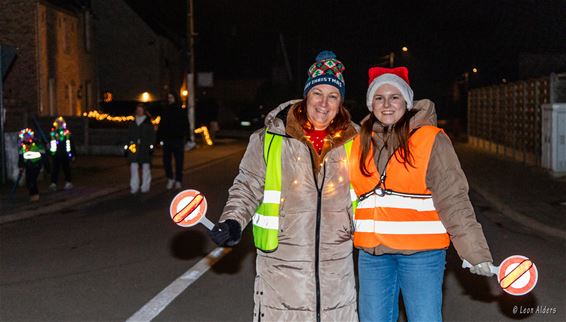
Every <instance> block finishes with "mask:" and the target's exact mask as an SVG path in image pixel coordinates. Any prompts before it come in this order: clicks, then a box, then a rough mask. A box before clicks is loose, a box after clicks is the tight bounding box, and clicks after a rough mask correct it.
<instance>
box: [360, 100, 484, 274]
mask: <svg viewBox="0 0 566 322" xmlns="http://www.w3.org/2000/svg"><path fill="white" fill-rule="evenodd" d="M413 109H415V110H416V111H417V114H416V115H415V116H414V117H413V118H412V119H411V120H410V125H409V128H410V131H412V130H414V129H416V128H419V127H421V126H424V125H433V126H436V111H435V109H434V103H433V102H432V101H430V100H420V101H416V102H415V104H414V107H413ZM367 119H368V118H367V117H366V118H365V119H364V120H362V123H363V122H365V121H366V120H367ZM373 132H374V136H373V138H372V139H373V141H374V142H375V143H376V144H377V149H375V151H376V152H375V155H374V158H373V159H374V162H375V164H376V166H377V168H378V169H380V170H381V169H383V168H384V167H385V164H386V163H387V160H388V159H389V156H390V155H391V154H392V153H393V151H395V149H396V147H397V146H398V142H396V141H395V137H394V136H388V135H387V134H384V129H383V126H382V125H380V124H379V123H377V122H376V123H374V125H373ZM385 138H387V140H388V145H387V147H385V148H383V151H382V152H381V156H379V152H378V151H379V150H380V149H381V148H382V147H383V146H384V144H383V142H384V139H385ZM426 184H427V188H428V189H429V190H430V191H431V192H432V200H433V203H434V206H435V208H436V209H437V211H438V214H439V216H440V220H441V221H442V224H443V225H444V227H446V231H447V232H448V234H449V235H450V240H451V241H452V243H453V245H454V248H456V251H457V252H458V255H459V256H460V258H462V259H466V260H468V261H469V262H470V263H472V264H474V265H476V264H479V263H483V262H491V261H493V260H492V258H491V253H490V251H489V247H488V245H487V242H486V240H485V236H484V234H483V231H482V228H481V225H480V224H479V223H478V222H477V220H476V215H475V213H474V208H473V207H472V204H471V203H470V198H469V197H468V181H467V180H466V176H465V175H464V172H463V171H462V168H461V167H460V162H459V161H458V157H457V156H456V152H455V151H454V147H453V146H452V143H451V142H450V139H449V138H448V137H447V136H446V134H444V133H443V132H440V133H439V134H438V135H437V137H436V140H435V142H434V145H433V148H432V152H431V156H430V160H429V164H428V170H427V174H426ZM365 251H366V252H368V253H370V254H374V255H380V254H385V253H401V254H411V253H415V251H401V250H395V249H390V248H387V247H385V246H383V245H380V246H378V247H376V248H374V249H365Z"/></svg>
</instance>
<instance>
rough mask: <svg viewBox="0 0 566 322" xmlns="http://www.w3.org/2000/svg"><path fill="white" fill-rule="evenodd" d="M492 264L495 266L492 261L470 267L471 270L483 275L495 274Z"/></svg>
mask: <svg viewBox="0 0 566 322" xmlns="http://www.w3.org/2000/svg"><path fill="white" fill-rule="evenodd" d="M491 266H493V263H491V262H483V263H479V264H477V265H475V266H474V267H472V268H470V272H472V273H474V274H477V275H481V276H488V277H489V276H493V272H491Z"/></svg>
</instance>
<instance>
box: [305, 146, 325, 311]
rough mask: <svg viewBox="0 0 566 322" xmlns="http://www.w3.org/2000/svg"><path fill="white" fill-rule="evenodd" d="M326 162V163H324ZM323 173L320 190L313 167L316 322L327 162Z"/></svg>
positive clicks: (312, 160) (318, 305) (318, 308)
mask: <svg viewBox="0 0 566 322" xmlns="http://www.w3.org/2000/svg"><path fill="white" fill-rule="evenodd" d="M309 154H310V157H311V162H313V163H314V159H313V157H312V153H309ZM323 162H324V161H323ZM322 169H323V172H322V183H321V185H320V188H319V186H318V180H317V177H316V173H314V167H313V169H312V170H313V171H312V174H313V178H314V183H315V185H316V231H315V246H314V247H315V248H314V279H315V284H316V321H317V322H320V276H319V272H318V271H319V269H320V264H319V260H320V221H321V206H322V188H323V187H324V181H325V179H326V162H324V164H323V167H322Z"/></svg>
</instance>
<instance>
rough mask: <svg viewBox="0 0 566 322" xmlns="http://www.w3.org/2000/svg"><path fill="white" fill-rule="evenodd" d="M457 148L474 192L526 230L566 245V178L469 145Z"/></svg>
mask: <svg viewBox="0 0 566 322" xmlns="http://www.w3.org/2000/svg"><path fill="white" fill-rule="evenodd" d="M455 147H456V152H457V153H458V157H459V158H460V162H461V164H462V168H463V169H464V172H465V173H466V177H467V178H468V182H469V185H470V189H471V190H474V191H475V192H477V193H478V194H479V195H481V196H482V197H483V198H485V199H486V200H487V201H488V202H490V203H491V204H492V205H493V206H495V208H497V210H499V211H500V212H501V213H503V214H504V215H505V216H507V217H510V218H511V219H513V220H514V221H517V222H519V223H520V224H522V225H523V226H527V227H528V228H529V229H532V230H534V231H536V232H537V233H540V234H544V235H549V236H552V237H555V238H559V239H561V240H562V241H566V177H562V178H553V177H552V176H551V175H549V174H548V173H546V172H545V170H544V169H541V168H537V167H532V166H527V165H524V164H522V163H520V162H517V161H513V160H508V159H503V158H501V157H497V156H495V155H493V154H490V153H487V152H485V151H482V150H480V149H477V148H474V147H472V146H471V145H469V144H456V146H455Z"/></svg>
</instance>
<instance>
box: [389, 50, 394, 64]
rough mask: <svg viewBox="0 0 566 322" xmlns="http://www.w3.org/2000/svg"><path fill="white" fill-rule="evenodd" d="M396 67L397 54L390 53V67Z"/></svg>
mask: <svg viewBox="0 0 566 322" xmlns="http://www.w3.org/2000/svg"><path fill="white" fill-rule="evenodd" d="M393 66H395V52H390V53H389V67H390V68H393Z"/></svg>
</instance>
